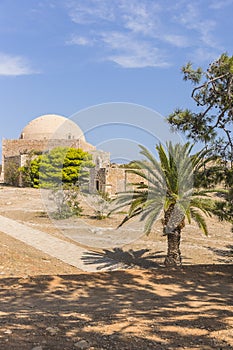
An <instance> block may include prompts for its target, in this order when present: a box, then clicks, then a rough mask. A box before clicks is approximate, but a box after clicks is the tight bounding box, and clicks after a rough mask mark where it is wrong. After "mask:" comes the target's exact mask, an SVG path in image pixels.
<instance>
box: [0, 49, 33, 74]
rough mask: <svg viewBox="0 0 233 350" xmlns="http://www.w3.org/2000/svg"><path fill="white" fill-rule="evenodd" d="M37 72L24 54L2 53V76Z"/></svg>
mask: <svg viewBox="0 0 233 350" xmlns="http://www.w3.org/2000/svg"><path fill="white" fill-rule="evenodd" d="M34 73H37V72H36V71H34V70H33V69H32V68H31V67H30V64H29V63H28V61H27V60H26V59H25V58H24V57H22V56H12V55H8V54H5V53H0V76H1V75H2V76H19V75H28V74H34Z"/></svg>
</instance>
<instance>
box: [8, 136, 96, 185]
mask: <svg viewBox="0 0 233 350" xmlns="http://www.w3.org/2000/svg"><path fill="white" fill-rule="evenodd" d="M60 146H62V147H73V148H81V149H82V150H84V151H86V152H90V153H91V152H94V151H95V146H93V145H91V144H90V143H88V142H85V141H83V140H25V139H19V140H3V141H2V172H1V181H2V182H6V183H8V182H9V178H8V176H7V175H6V172H5V169H6V167H7V164H9V162H10V161H11V162H12V161H13V158H12V157H16V158H17V157H19V158H18V159H19V166H22V165H24V164H21V158H22V159H23V160H24V162H25V161H26V158H27V154H29V153H30V152H32V151H35V152H45V151H49V150H51V149H53V148H55V147H60ZM16 158H15V159H16Z"/></svg>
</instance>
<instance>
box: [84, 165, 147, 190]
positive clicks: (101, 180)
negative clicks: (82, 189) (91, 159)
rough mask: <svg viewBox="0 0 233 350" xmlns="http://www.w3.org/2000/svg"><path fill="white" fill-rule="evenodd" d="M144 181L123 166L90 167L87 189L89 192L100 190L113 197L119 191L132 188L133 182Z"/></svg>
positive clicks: (133, 186) (133, 187)
mask: <svg viewBox="0 0 233 350" xmlns="http://www.w3.org/2000/svg"><path fill="white" fill-rule="evenodd" d="M140 182H142V183H145V180H143V179H142V178H141V177H140V176H138V175H136V174H132V173H129V172H127V169H125V168H119V167H107V168H101V169H96V168H93V169H91V172H90V182H89V190H90V192H91V193H94V192H96V191H100V192H103V193H108V194H109V195H110V197H114V196H115V195H116V194H117V193H119V192H125V191H130V190H134V189H135V188H136V186H135V185H133V184H135V183H140Z"/></svg>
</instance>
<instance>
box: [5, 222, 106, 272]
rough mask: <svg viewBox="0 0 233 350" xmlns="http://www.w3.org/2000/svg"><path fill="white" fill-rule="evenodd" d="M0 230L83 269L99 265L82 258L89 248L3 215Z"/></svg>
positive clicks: (89, 270) (95, 268)
mask: <svg viewBox="0 0 233 350" xmlns="http://www.w3.org/2000/svg"><path fill="white" fill-rule="evenodd" d="M0 231H1V232H3V233H6V234H7V235H9V236H11V237H13V238H15V239H18V240H20V241H21V242H23V243H26V244H27V245H29V246H31V247H33V248H36V249H38V250H40V251H42V252H44V253H46V254H48V255H50V256H52V257H54V258H57V259H59V260H61V261H63V262H64V263H66V264H69V265H72V266H75V267H77V268H78V269H81V270H83V271H86V272H95V271H97V267H99V264H98V265H95V264H94V263H93V264H89V265H87V264H85V263H84V261H83V260H82V258H83V257H85V255H88V254H90V252H91V251H90V250H86V249H85V248H82V247H79V246H77V245H75V244H72V243H69V242H66V241H63V240H62V239H59V238H57V237H54V236H51V235H49V234H48V233H45V232H42V231H39V230H35V229H33V228H31V227H28V226H26V225H23V224H21V223H19V222H17V221H15V220H12V219H8V218H6V217H4V216H0Z"/></svg>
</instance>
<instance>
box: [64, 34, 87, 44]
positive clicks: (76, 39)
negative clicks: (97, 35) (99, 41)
mask: <svg viewBox="0 0 233 350" xmlns="http://www.w3.org/2000/svg"><path fill="white" fill-rule="evenodd" d="M66 43H67V44H68V45H80V46H90V45H92V40H91V39H89V38H87V37H84V36H79V35H72V36H71V39H70V40H68V41H67V42H66Z"/></svg>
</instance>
